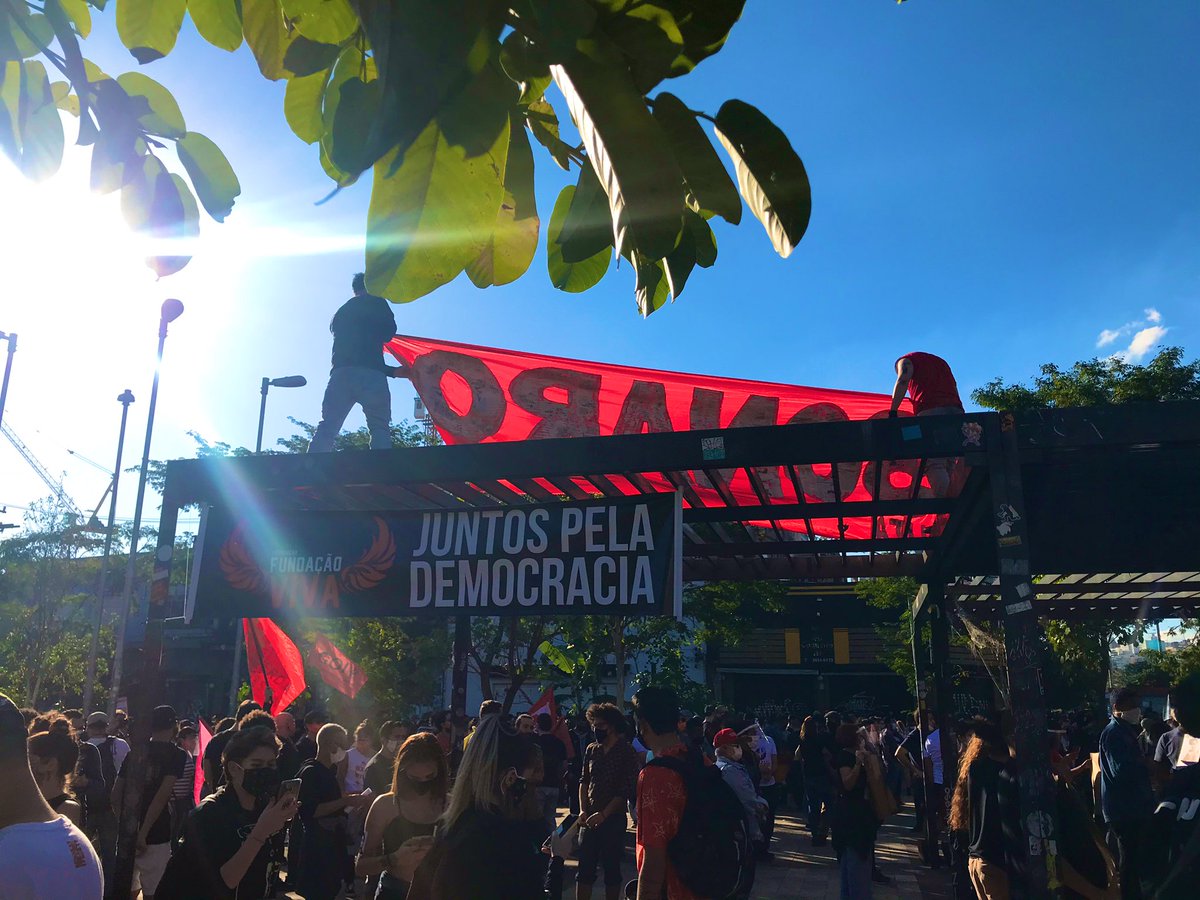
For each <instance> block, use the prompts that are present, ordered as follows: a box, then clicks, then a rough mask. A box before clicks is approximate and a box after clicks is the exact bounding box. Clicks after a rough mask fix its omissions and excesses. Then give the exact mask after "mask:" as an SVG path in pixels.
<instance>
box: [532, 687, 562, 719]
mask: <svg viewBox="0 0 1200 900" xmlns="http://www.w3.org/2000/svg"><path fill="white" fill-rule="evenodd" d="M538 713H550V718H551V719H557V718H558V704H557V703H556V702H554V688H552V687H548V688H546V689H545V690H544V691H542V696H540V697H538V698H537V699H536V700H534V701H533V705H532V706H530V707H529V715H531V716H533V717H534V718H535V719H536V718H537V717H538Z"/></svg>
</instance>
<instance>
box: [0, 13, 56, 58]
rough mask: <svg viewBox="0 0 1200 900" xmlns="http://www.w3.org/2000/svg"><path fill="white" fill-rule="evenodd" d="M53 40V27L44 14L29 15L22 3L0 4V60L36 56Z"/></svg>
mask: <svg viewBox="0 0 1200 900" xmlns="http://www.w3.org/2000/svg"><path fill="white" fill-rule="evenodd" d="M27 32H28V33H27ZM53 40H54V27H53V26H52V25H51V24H50V21H49V20H48V19H47V18H46V17H45V16H44V15H42V14H41V13H34V14H32V15H30V13H29V8H28V7H27V6H26V5H25V4H24V3H8V4H0V62H7V61H9V60H22V59H28V58H29V57H31V56H37V55H38V54H39V53H41V52H42V51H43V50H45V49H46V48H47V47H49V46H50V44H51V42H52V41H53Z"/></svg>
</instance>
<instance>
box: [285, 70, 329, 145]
mask: <svg viewBox="0 0 1200 900" xmlns="http://www.w3.org/2000/svg"><path fill="white" fill-rule="evenodd" d="M329 76H330V70H329V69H326V70H325V71H323V72H317V73H316V74H315V75H305V76H304V77H302V78H289V79H288V83H287V88H286V90H285V91H284V94H283V114H284V116H285V117H286V118H287V123H288V126H289V127H290V128H291V129H292V131H293V132H294V133H295V135H296V137H298V138H300V140H302V141H304V143H306V144H315V143H316V142H317V141H319V140H320V139H321V135H322V134H324V132H325V126H324V125H323V124H322V122H321V98H322V96H323V95H324V94H325V83H326V82H327V81H329Z"/></svg>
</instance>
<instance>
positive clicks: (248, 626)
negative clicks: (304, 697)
mask: <svg viewBox="0 0 1200 900" xmlns="http://www.w3.org/2000/svg"><path fill="white" fill-rule="evenodd" d="M242 627H243V629H244V630H245V633H246V667H247V668H248V669H249V670H250V693H251V695H252V696H253V697H254V702H256V703H258V704H260V705H261V706H262V707H263V709H267V688H270V689H271V703H270V713H271V715H273V716H277V715H279V714H280V713H281V712H283V711H284V710H285V709H287V708H288V706H290V705H291V703H292V701H293V700H295V699H296V698H297V697H299V696H300V695H301V694H302V693H304V689H305V688H306V687H308V685H307V683H306V682H305V680H304V659H303V657H301V656H300V651H299V650H298V649H297V648H296V645H295V644H294V643H292V639H291V638H289V637H288V636H287V635H286V634H284V631H283V629H282V628H280V627H279V626H278V625H276V624H275V623H274V621H272V620H271V619H242Z"/></svg>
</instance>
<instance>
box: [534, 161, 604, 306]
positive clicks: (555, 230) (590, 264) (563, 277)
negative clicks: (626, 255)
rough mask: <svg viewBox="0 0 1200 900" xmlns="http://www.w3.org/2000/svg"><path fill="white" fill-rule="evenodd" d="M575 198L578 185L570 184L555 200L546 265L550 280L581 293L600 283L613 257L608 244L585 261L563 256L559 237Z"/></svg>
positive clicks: (572, 291)
mask: <svg viewBox="0 0 1200 900" xmlns="http://www.w3.org/2000/svg"><path fill="white" fill-rule="evenodd" d="M574 198H575V186H574V185H571V184H569V185H567V186H566V187H565V188H563V189H562V192H561V193H560V194H559V195H558V199H557V200H556V201H555V202H554V210H553V212H551V213H550V224H549V226H548V227H547V228H546V268H547V270H548V271H549V272H550V283H551V284H553V285H554V286H555V287H556V288H558V289H559V290H560V291H566V292H567V293H569V294H578V293H581V292H583V291H586V290H588V289H589V288H592V287H595V286H596V285H597V284H599V283H600V279H601V278H603V277H604V273H605V272H607V271H608V264H609V261H610V260H611V259H612V252H611V250H609V249H608V248H607V247H606V248H605V249H603V250H601V251H600V252H599V253H597V254H595V255H594V256H591V257H589V258H588V259H585V260H582V261H581V262H576V263H572V262H567V261H566V260H565V259H563V255H562V245H561V244H560V243H559V238H560V236H561V234H562V227H563V221H564V220H565V219H566V217H567V211H568V210H569V209H570V208H571V201H572V200H573V199H574Z"/></svg>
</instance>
